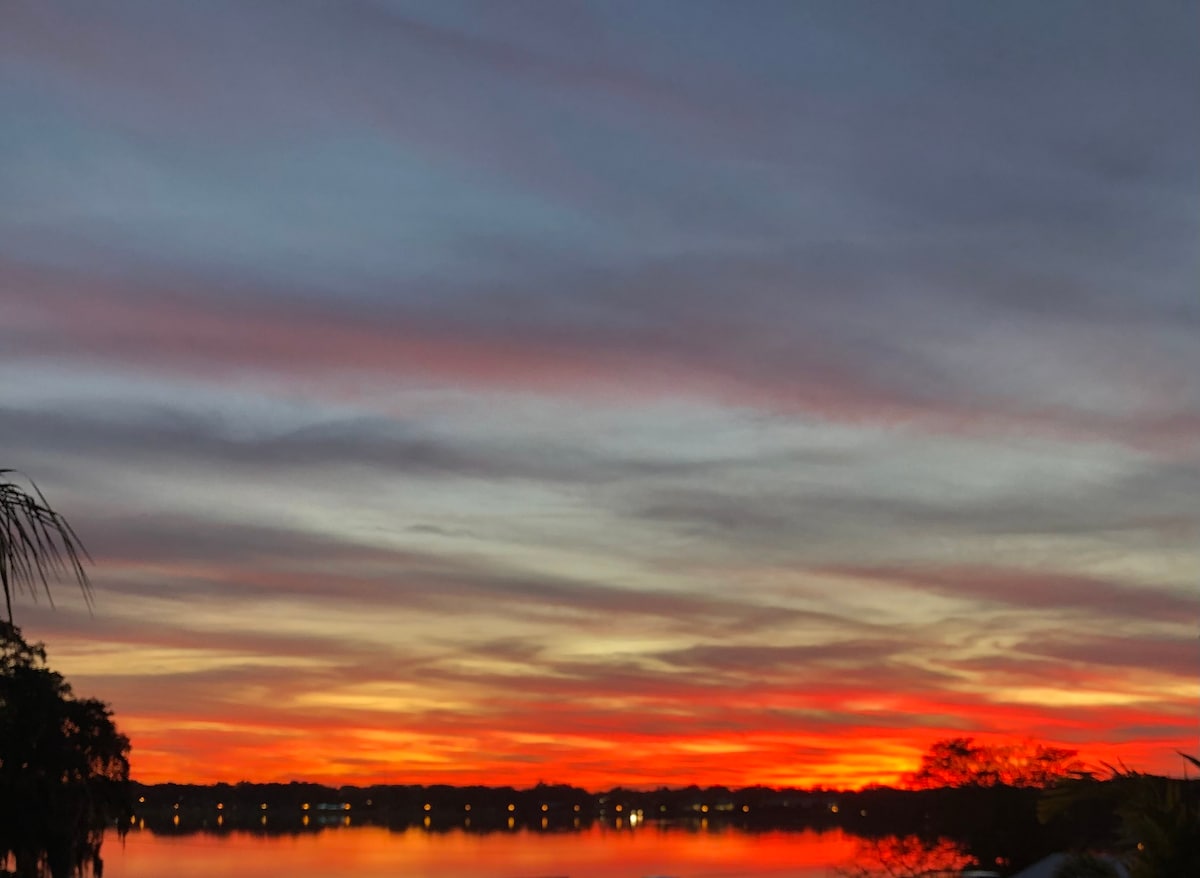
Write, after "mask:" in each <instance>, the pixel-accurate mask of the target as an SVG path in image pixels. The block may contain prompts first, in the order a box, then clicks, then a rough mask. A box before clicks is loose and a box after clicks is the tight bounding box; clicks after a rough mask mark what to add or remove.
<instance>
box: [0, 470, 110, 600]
mask: <svg viewBox="0 0 1200 878" xmlns="http://www.w3.org/2000/svg"><path fill="white" fill-rule="evenodd" d="M17 476H19V473H17V472H16V471H15V470H11V469H0V586H3V589H4V604H5V609H6V610H7V614H8V621H9V622H11V621H12V618H13V614H12V599H13V595H14V593H16V592H20V591H25V592H27V593H28V594H29V595H30V596H32V597H34V598H36V597H37V596H38V593H39V591H40V592H44V593H45V595H46V598H47V599H48V600H49V601H50V603H51V605H53V603H54V597H53V595H52V594H51V591H50V581H51V580H52V579H53V580H58V579H74V580H75V582H76V583H77V584H78V585H79V588H80V590H81V591H82V592H83V598H84V600H85V601H86V602H87V604H88V606H89V608H90V607H91V605H92V584H91V581H90V580H89V579H88V575H87V570H86V568H85V567H84V562H85V561H87V562H91V560H92V559H91V556H90V555H89V554H88V552H87V549H86V548H84V546H83V543H82V542H81V541H80V539H79V537H78V536H77V535H76V533H75V531H74V530H73V529H72V528H71V525H70V524H68V523H67V520H66V519H65V518H63V517H62V516H61V515H60V514H59V513H58V512H56V511H55V510H54V509H53V507H51V506H50V504H49V503H48V502H47V501H46V497H45V495H44V494H42V492H41V490H40V489H39V488H38V486H37V485H36V484H35V483H34V482H33V480H32V479H28V478H26V481H27V482H28V483H29V486H30V489H31V490H27V489H26V488H24V487H23V486H22V485H21V484H19V483H18V482H16V481H14V480H13V479H14V477H17Z"/></svg>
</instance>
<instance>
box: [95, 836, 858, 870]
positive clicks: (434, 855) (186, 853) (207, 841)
mask: <svg viewBox="0 0 1200 878" xmlns="http://www.w3.org/2000/svg"><path fill="white" fill-rule="evenodd" d="M855 850H856V842H855V839H854V837H853V836H850V835H847V834H845V833H843V832H841V831H840V830H835V831H832V832H824V833H817V832H813V831H811V830H806V831H803V832H788V831H771V832H761V833H748V832H743V831H739V830H733V829H729V830H720V831H693V830H688V829H684V828H680V827H667V826H662V827H660V826H653V825H651V826H644V827H641V828H639V829H637V830H630V829H624V830H617V829H608V828H603V827H600V826H594V827H592V828H590V829H586V830H583V831H581V832H558V833H555V832H550V833H546V832H541V833H539V832H528V831H517V832H494V833H487V834H479V833H467V832H463V831H461V830H454V831H451V832H444V833H437V832H425V831H422V830H420V829H409V830H406V831H403V832H393V831H389V830H387V829H383V828H379V827H337V828H329V829H326V830H323V831H321V832H319V833H304V834H298V835H273V836H268V835H261V834H253V833H248V832H230V833H224V834H221V835H211V834H205V833H197V834H190V835H156V834H154V833H152V832H149V831H147V830H141V831H133V832H130V833H129V835H128V836H126V838H125V841H124V843H122V842H121V841H120V840H119V839H116V838H109V839H108V840H107V841H106V842H105V845H104V859H105V864H106V868H105V870H104V875H105V878H162V876H164V875H170V876H172V878H201V876H203V878H212V876H222V878H384V876H386V878H399V876H404V878H547V876H569V878H645V876H651V875H655V876H658V875H669V876H675V878H765V876H788V878H826V876H829V875H832V874H834V871H833V867H834V866H836V865H837V864H839V863H846V862H847V861H848V860H850V859H851V858H852V857H853V856H854V853H855Z"/></svg>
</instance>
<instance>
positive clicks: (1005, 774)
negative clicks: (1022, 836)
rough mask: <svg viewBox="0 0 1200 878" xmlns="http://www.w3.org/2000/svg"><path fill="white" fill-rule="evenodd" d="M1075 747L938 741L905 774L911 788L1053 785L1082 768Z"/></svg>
mask: <svg viewBox="0 0 1200 878" xmlns="http://www.w3.org/2000/svg"><path fill="white" fill-rule="evenodd" d="M1075 755H1076V751H1075V750H1064V749H1062V748H1059V747H1047V746H1046V745H1044V744H1038V743H1035V742H1032V741H1022V742H1018V743H1012V744H1003V745H997V746H989V745H986V744H976V743H975V739H974V738H949V739H947V740H944V741H938V742H936V743H935V744H934V745H933V746H931V747H930V748H929V750H928V751H927V752H926V753H925V755H924V756H922V757H921V767H920V768H919V769H918V770H917V771H916V772H914V773H912V774H910V775H908V776H907V778H906V780H907V782H908V785H909V786H910V787H912V788H913V789H922V790H923V789H934V788H936V787H970V786H974V787H994V786H997V785H1004V786H1010V787H1039V788H1044V787H1048V786H1053V785H1054V784H1055V783H1057V782H1058V781H1059V780H1061V779H1063V778H1067V777H1071V776H1072V775H1073V774H1075V773H1077V772H1079V771H1082V770H1083V763H1081V762H1079V761H1078V760H1077V759H1076V758H1075Z"/></svg>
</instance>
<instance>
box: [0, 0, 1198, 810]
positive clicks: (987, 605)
mask: <svg viewBox="0 0 1200 878" xmlns="http://www.w3.org/2000/svg"><path fill="white" fill-rule="evenodd" d="M1198 290H1200V4H1197V3H1195V2H1190V0H1189V2H1156V3H1147V4H1142V3H1115V2H1101V0H1096V2H1043V0H1035V2H1003V3H960V2H929V0H925V2H905V3H892V2H878V3H875V2H841V0H838V2H779V3H773V2H753V3H749V2H729V3H709V2H698V0H697V2H678V3H670V2H596V3H587V4H577V3H566V2H533V3H529V2H485V3H478V4H463V3H447V2H428V3H408V2H386V0H376V2H370V0H346V2H338V3H333V2H324V3H318V2H282V0H280V2H242V0H229V2H202V3H199V2H198V3H190V2H170V3H163V2H158V0H146V2H99V3H97V2H78V3H71V2H54V3H41V2H34V0H13V2H9V3H5V4H4V8H3V13H2V17H0V370H2V371H0V375H3V379H4V380H3V381H0V449H2V454H0V467H13V468H17V469H19V470H21V471H22V472H24V473H26V474H28V475H29V476H31V477H32V478H33V479H35V480H36V482H37V483H38V485H39V487H41V488H42V490H43V491H44V492H45V493H46V495H47V496H48V498H49V500H50V502H51V503H52V504H53V505H54V506H55V507H56V508H58V509H59V510H60V511H62V512H63V513H65V514H66V515H67V517H68V518H69V520H70V521H71V523H72V524H73V525H74V527H75V529H76V530H77V531H78V533H79V535H80V536H81V538H82V539H83V541H84V543H85V544H86V545H87V547H88V548H89V549H90V551H91V553H92V555H93V556H94V560H95V564H94V566H93V567H92V568H91V573H92V576H93V578H94V583H95V587H96V589H95V608H94V612H89V610H88V608H87V606H86V605H85V603H84V602H83V600H82V598H81V596H80V594H79V592H78V590H77V589H75V588H74V586H73V585H72V584H71V583H64V584H63V585H62V586H61V587H59V588H56V589H55V590H54V592H53V594H54V597H55V599H56V608H54V609H51V607H50V606H49V605H48V603H47V601H46V599H45V597H44V596H42V597H41V598H40V599H39V600H38V601H37V602H34V601H33V600H32V598H31V597H29V596H28V595H22V596H21V597H20V598H19V599H18V601H17V605H16V607H15V614H16V622H17V623H18V624H20V625H21V626H22V627H23V629H24V631H25V634H26V635H27V636H28V637H29V638H30V639H34V640H43V641H45V642H46V644H47V646H48V649H49V653H50V660H51V664H52V665H53V666H54V667H55V668H56V669H58V670H61V671H62V672H63V673H64V674H66V675H67V677H68V679H69V680H70V681H71V682H72V683H73V684H74V686H75V688H76V690H77V692H79V693H80V694H83V695H89V696H95V697H100V698H102V699H104V700H106V701H108V702H110V703H111V705H112V707H113V709H114V710H115V713H116V718H117V721H118V723H119V725H120V726H121V728H122V729H123V730H124V731H125V732H126V733H127V734H129V736H130V737H131V738H132V740H133V745H134V751H133V775H134V777H135V778H137V779H139V780H142V781H148V782H152V781H162V780H178V781H237V780H240V779H250V780H262V781H265V780H290V779H293V778H294V779H302V780H317V781H326V782H343V781H344V782H353V783H365V782H396V783H408V782H416V783H429V782H447V783H495V784H503V783H513V784H518V785H526V784H532V783H535V782H537V781H538V780H545V781H547V782H569V783H576V784H580V785H583V786H588V787H593V788H596V787H601V786H610V785H614V784H618V783H623V784H627V785H657V784H660V783H661V784H669V785H680V784H687V783H691V782H697V783H701V784H707V783H724V784H730V785H742V784H751V783H764V784H804V785H808V784H816V783H825V784H838V785H852V786H856V785H860V784H863V783H867V782H870V781H882V782H888V781H895V780H896V779H897V777H898V776H899V775H900V774H901V773H902V772H904V771H908V770H911V769H913V768H915V767H916V765H917V763H918V761H919V756H920V753H921V751H922V750H923V749H924V748H925V747H926V746H927V745H928V744H930V743H931V742H932V741H934V740H936V739H938V738H943V737H948V736H957V735H975V736H977V737H979V738H982V739H985V740H991V739H998V738H1007V737H1010V736H1018V737H1025V736H1030V737H1033V738H1036V739H1038V740H1044V741H1047V742H1052V743H1055V744H1060V745H1065V746H1069V747H1073V748H1077V749H1079V750H1080V751H1081V755H1083V756H1084V757H1085V758H1088V759H1090V760H1092V761H1097V760H1100V759H1106V760H1113V759H1117V758H1120V759H1123V760H1124V761H1125V762H1126V763H1127V764H1128V765H1130V766H1131V767H1135V768H1142V769H1147V770H1160V771H1170V772H1178V771H1180V770H1181V768H1182V766H1181V761H1180V759H1179V757H1178V756H1177V755H1176V754H1175V751H1176V750H1180V749H1182V750H1185V751H1187V752H1192V753H1195V752H1197V750H1200V742H1198V737H1200V720H1198V714H1200V708H1198V703H1200V682H1198V673H1200V640H1198V638H1197V635H1198V633H1200V600H1198V591H1200V589H1198V585H1197V581H1198V571H1200V292H1198Z"/></svg>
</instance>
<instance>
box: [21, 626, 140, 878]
mask: <svg viewBox="0 0 1200 878" xmlns="http://www.w3.org/2000/svg"><path fill="white" fill-rule="evenodd" d="M128 755H129V739H128V738H126V737H125V736H124V735H122V734H121V733H120V732H118V731H117V728H116V726H115V725H114V724H113V721H112V714H111V712H110V711H109V709H108V707H107V706H106V705H105V704H104V703H103V702H100V701H96V700H94V699H90V698H76V697H75V695H74V693H73V692H72V691H71V687H70V685H69V684H67V682H66V681H65V680H63V678H62V676H61V675H60V674H57V673H55V672H54V671H52V670H50V669H49V668H48V667H46V653H45V649H44V648H43V647H42V646H41V644H32V645H31V644H28V643H26V642H25V640H24V638H22V636H21V632H20V629H18V628H16V627H15V626H13V625H11V624H10V623H8V622H0V856H2V857H3V858H4V859H5V860H12V861H13V862H15V865H16V874H17V876H19V878H41V876H51V878H69V876H71V875H76V874H82V873H85V872H86V871H88V870H89V869H93V868H94V867H95V866H96V865H97V864H98V863H99V862H100V844H101V841H102V838H103V835H104V830H105V827H106V826H108V825H110V824H111V823H113V822H114V821H116V820H117V819H118V818H121V817H126V819H127V815H128V813H129V802H128V797H129V758H128ZM97 871H98V870H97Z"/></svg>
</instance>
